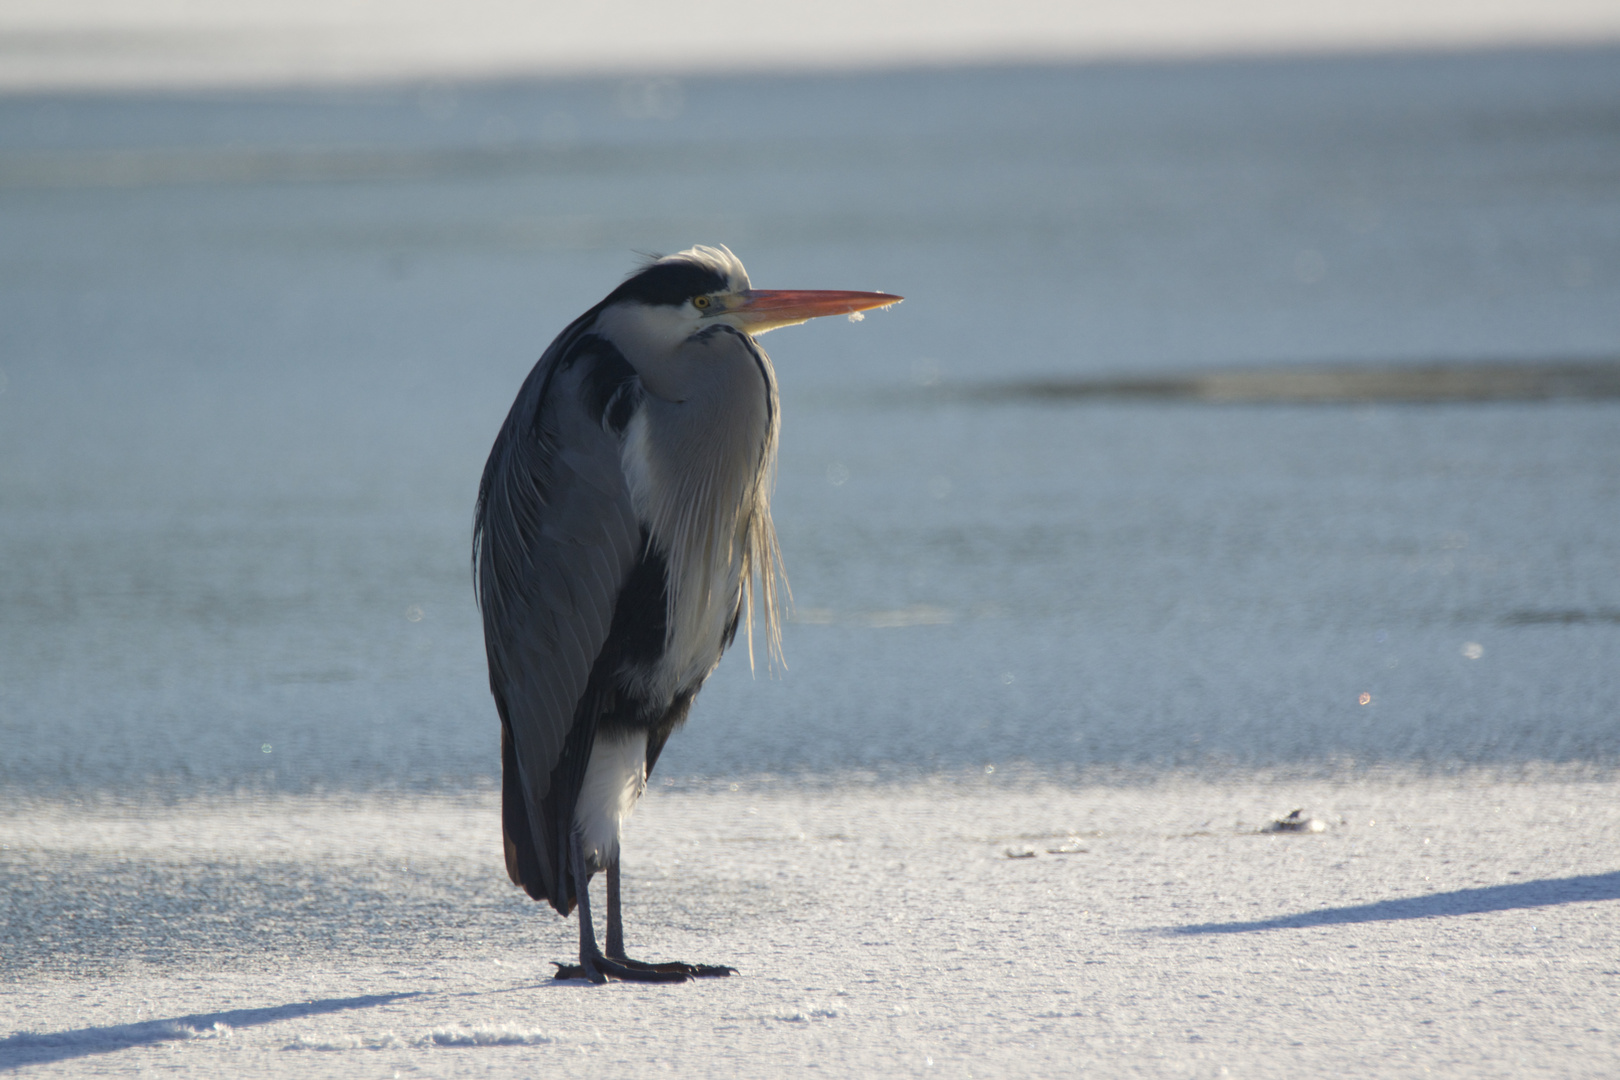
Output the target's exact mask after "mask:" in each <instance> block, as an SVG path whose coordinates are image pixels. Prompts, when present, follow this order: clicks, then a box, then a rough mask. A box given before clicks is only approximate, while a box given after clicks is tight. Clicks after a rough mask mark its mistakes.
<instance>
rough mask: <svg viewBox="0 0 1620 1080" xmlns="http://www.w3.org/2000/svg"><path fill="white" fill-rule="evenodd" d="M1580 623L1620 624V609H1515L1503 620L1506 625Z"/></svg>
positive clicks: (1564, 624) (1572, 624)
mask: <svg viewBox="0 0 1620 1080" xmlns="http://www.w3.org/2000/svg"><path fill="white" fill-rule="evenodd" d="M1578 623H1616V624H1620V610H1616V609H1614V608H1599V609H1597V610H1596V611H1581V610H1579V609H1574V608H1571V609H1568V610H1563V611H1515V612H1513V613H1512V614H1510V615H1508V616H1507V617H1505V618H1504V619H1503V620H1502V625H1504V626H1574V625H1576V624H1578Z"/></svg>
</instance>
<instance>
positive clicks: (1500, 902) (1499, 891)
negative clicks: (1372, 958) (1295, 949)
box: [1167, 870, 1620, 934]
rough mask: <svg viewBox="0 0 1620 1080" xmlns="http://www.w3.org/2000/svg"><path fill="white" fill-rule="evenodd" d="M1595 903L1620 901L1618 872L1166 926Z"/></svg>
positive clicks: (1287, 924) (1245, 926)
mask: <svg viewBox="0 0 1620 1080" xmlns="http://www.w3.org/2000/svg"><path fill="white" fill-rule="evenodd" d="M1593 900H1620V870H1615V871H1610V872H1609V873H1607V874H1583V875H1581V876H1579V877H1565V878H1540V879H1538V880H1535V881H1520V882H1515V883H1513V884H1512V885H1488V886H1485V887H1484V888H1479V889H1456V890H1454V891H1452V892H1443V893H1431V894H1430V895H1428V896H1412V897H1405V898H1402V899H1399V900H1380V901H1379V902H1377V903H1376V904H1356V905H1354V906H1353V907H1338V908H1323V909H1322V910H1320V911H1304V912H1300V913H1299V914H1296V915H1279V916H1277V917H1276V918H1272V919H1257V920H1255V921H1253V922H1219V923H1194V924H1191V925H1188V926H1173V927H1168V928H1167V932H1168V933H1172V934H1246V933H1249V932H1251V931H1255V930H1291V929H1298V928H1302V927H1308V926H1337V925H1340V924H1343V923H1364V922H1392V921H1395V920H1399V919H1433V918H1438V917H1441V916H1446V915H1476V914H1479V913H1481V912H1486V911H1511V910H1513V909H1515V908H1535V907H1548V906H1551V905H1553V904H1574V903H1581V902H1586V901H1593Z"/></svg>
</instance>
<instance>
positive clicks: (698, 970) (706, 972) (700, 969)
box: [609, 956, 737, 979]
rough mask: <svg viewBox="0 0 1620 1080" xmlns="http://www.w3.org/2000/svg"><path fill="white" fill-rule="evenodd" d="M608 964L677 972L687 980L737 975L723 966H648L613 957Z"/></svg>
mask: <svg viewBox="0 0 1620 1080" xmlns="http://www.w3.org/2000/svg"><path fill="white" fill-rule="evenodd" d="M609 963H615V964H623V965H624V966H625V967H629V968H635V969H637V970H639V971H657V972H678V973H680V974H682V975H684V976H686V977H687V978H688V979H718V978H723V977H725V976H727V975H735V974H737V969H736V968H734V967H726V966H725V965H723V964H683V963H681V962H679V961H669V962H667V963H662V964H649V963H647V962H646V961H644V960H631V959H630V958H629V957H627V956H615V957H613V958H612V959H611V960H609Z"/></svg>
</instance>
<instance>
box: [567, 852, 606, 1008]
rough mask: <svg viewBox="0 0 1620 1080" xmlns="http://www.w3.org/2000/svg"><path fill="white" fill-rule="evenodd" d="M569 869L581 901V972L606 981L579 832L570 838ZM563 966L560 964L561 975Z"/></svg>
mask: <svg viewBox="0 0 1620 1080" xmlns="http://www.w3.org/2000/svg"><path fill="white" fill-rule="evenodd" d="M568 869H569V870H570V871H572V873H573V876H574V898H575V899H576V900H577V901H578V902H579V974H580V975H582V976H584V977H585V978H587V979H589V980H591V982H593V983H605V982H607V976H606V975H604V974H603V973H602V972H601V971H600V970H599V969H598V968H597V965H596V961H597V960H600V959H601V958H602V954H601V953H600V952H598V951H597V948H596V930H595V928H594V927H592V926H591V875H590V874H587V873H586V872H585V853H584V852H582V851H581V850H580V848H579V835H578V834H577V833H576V834H572V835H570V836H569V838H568ZM561 967H562V965H560V964H559V965H558V969H559V970H558V975H559V977H560V976H561V975H562V971H561ZM574 977H575V978H578V977H579V976H574Z"/></svg>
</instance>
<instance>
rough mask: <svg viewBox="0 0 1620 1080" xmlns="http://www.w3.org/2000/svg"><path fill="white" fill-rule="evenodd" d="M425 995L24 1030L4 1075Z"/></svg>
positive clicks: (0, 1048) (7, 1046)
mask: <svg viewBox="0 0 1620 1080" xmlns="http://www.w3.org/2000/svg"><path fill="white" fill-rule="evenodd" d="M421 993H422V991H412V992H409V993H403V994H366V995H364V996H362V997H349V998H326V999H324V1000H321V1001H300V1002H294V1003H292V1004H289V1005H271V1006H268V1007H267V1008H263V1009H227V1010H224V1011H223V1012H212V1013H193V1014H191V1015H190V1016H174V1017H170V1018H168V1019H166V1020H145V1021H142V1022H140V1023H136V1024H111V1025H108V1026H106V1027H91V1028H75V1029H73V1030H72V1031H51V1032H32V1031H20V1032H18V1033H17V1034H15V1035H12V1036H11V1037H10V1038H8V1039H0V1072H9V1071H11V1070H13V1069H20V1068H23V1067H25V1066H29V1065H44V1064H49V1063H50V1062H54V1061H69V1060H72V1059H74V1058H81V1057H88V1056H90V1055H91V1054H110V1053H113V1052H115V1051H118V1050H128V1049H129V1048H130V1047H134V1046H152V1045H155V1044H157V1043H163V1042H170V1041H173V1040H176V1039H195V1038H198V1037H207V1036H208V1035H210V1034H211V1033H213V1032H215V1031H218V1030H220V1029H219V1028H216V1027H215V1025H216V1024H218V1025H222V1027H224V1028H242V1027H253V1026H254V1025H256V1024H271V1023H275V1022H276V1021H279V1020H296V1019H298V1018H299V1017H302V1016H319V1015H321V1014H323V1013H335V1012H343V1011H345V1010H348V1009H370V1008H374V1007H376V1006H378V1005H390V1004H392V1003H394V1002H396V1001H404V1000H406V999H408V998H413V997H419V996H420V995H421Z"/></svg>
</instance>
